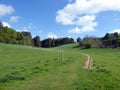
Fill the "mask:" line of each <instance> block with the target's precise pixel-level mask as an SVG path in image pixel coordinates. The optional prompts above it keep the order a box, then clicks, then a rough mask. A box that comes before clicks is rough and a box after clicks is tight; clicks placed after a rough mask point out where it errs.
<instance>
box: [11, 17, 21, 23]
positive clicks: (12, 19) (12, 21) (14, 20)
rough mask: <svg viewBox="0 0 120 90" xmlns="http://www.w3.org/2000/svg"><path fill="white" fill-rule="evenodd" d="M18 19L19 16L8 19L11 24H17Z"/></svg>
mask: <svg viewBox="0 0 120 90" xmlns="http://www.w3.org/2000/svg"><path fill="white" fill-rule="evenodd" d="M19 18H20V17H19V16H12V17H11V18H10V22H11V23H14V22H17V21H18V19H19Z"/></svg>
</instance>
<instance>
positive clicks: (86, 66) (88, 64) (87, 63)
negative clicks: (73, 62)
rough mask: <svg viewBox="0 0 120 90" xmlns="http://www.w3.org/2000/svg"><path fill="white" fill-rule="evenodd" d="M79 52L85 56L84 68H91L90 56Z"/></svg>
mask: <svg viewBox="0 0 120 90" xmlns="http://www.w3.org/2000/svg"><path fill="white" fill-rule="evenodd" d="M81 54H82V55H84V56H86V57H87V61H86V62H85V68H86V69H92V56H91V55H88V54H83V53H81Z"/></svg>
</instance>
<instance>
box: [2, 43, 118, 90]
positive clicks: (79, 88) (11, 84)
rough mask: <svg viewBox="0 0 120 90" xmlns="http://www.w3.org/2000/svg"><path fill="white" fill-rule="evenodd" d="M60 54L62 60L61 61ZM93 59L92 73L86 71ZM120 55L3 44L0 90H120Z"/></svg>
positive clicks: (92, 50)
mask: <svg viewBox="0 0 120 90" xmlns="http://www.w3.org/2000/svg"><path fill="white" fill-rule="evenodd" d="M61 51H62V52H63V59H61ZM81 53H85V54H90V55H92V57H93V69H92V70H87V69H85V68H84V65H85V62H86V60H87V57H86V56H84V55H81ZM119 69H120V51H119V50H117V49H114V50H113V49H86V50H85V49H84V50H83V49H79V48H77V47H76V45H75V44H70V45H64V46H61V47H57V48H51V49H43V48H33V47H29V46H19V45H7V44H0V90H119V89H120V84H119V82H120V72H119Z"/></svg>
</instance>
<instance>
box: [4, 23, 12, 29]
mask: <svg viewBox="0 0 120 90" xmlns="http://www.w3.org/2000/svg"><path fill="white" fill-rule="evenodd" d="M2 23H3V26H4V27H9V28H10V27H11V26H10V24H8V23H7V22H2Z"/></svg>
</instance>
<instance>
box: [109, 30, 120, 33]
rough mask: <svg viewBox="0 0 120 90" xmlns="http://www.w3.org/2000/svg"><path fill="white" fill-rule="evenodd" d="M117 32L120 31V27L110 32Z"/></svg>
mask: <svg viewBox="0 0 120 90" xmlns="http://www.w3.org/2000/svg"><path fill="white" fill-rule="evenodd" d="M115 32H118V33H120V29H115V30H113V31H111V32H109V33H115Z"/></svg>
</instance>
